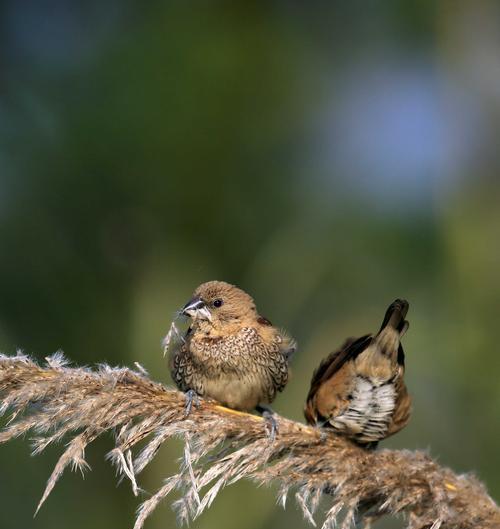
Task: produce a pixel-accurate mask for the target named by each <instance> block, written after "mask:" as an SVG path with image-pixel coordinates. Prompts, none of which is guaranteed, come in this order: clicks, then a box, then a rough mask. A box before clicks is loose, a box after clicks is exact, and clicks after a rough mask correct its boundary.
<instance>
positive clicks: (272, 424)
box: [256, 406, 278, 443]
mask: <svg viewBox="0 0 500 529" xmlns="http://www.w3.org/2000/svg"><path fill="white" fill-rule="evenodd" d="M256 409H257V411H258V412H260V413H261V415H262V418H263V419H264V421H265V425H266V430H267V433H268V435H269V441H271V443H272V442H273V441H274V440H275V439H276V434H277V433H278V421H277V420H276V417H275V413H274V411H273V410H271V409H269V408H265V407H263V406H258V407H257V408H256Z"/></svg>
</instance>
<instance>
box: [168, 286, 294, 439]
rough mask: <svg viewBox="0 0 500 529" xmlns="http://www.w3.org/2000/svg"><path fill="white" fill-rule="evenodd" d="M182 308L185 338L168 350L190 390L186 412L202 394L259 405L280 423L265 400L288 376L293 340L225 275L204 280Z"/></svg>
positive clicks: (241, 406)
mask: <svg viewBox="0 0 500 529" xmlns="http://www.w3.org/2000/svg"><path fill="white" fill-rule="evenodd" d="M182 314H184V315H186V316H189V317H190V318H191V325H190V327H189V328H188V330H187V333H186V336H185V339H184V341H183V343H182V344H181V345H180V346H179V347H177V348H176V349H175V350H174V351H172V354H171V356H170V369H171V374H172V378H173V380H174V382H175V383H176V384H177V387H178V388H179V389H180V390H181V391H185V392H186V393H187V402H186V412H187V413H189V412H190V410H191V406H192V402H193V399H196V398H197V396H198V395H201V396H207V397H211V398H213V399H215V400H217V401H219V402H220V403H221V404H223V405H225V406H227V407H229V408H233V409H236V410H242V411H250V410H253V409H257V410H258V411H260V412H263V413H264V414H265V415H266V416H267V417H268V418H270V420H271V426H272V435H274V429H275V428H276V423H275V422H274V421H273V419H272V417H271V415H270V413H271V412H270V410H268V409H267V408H265V404H269V403H271V402H272V401H273V400H274V398H275V396H276V393H277V392H278V391H282V390H283V389H284V387H285V385H286V383H287V381H288V362H289V359H290V356H291V354H292V353H293V351H294V350H295V342H294V341H293V340H292V339H291V338H289V337H288V336H287V335H286V334H285V333H284V332H282V331H280V330H278V329H277V328H276V327H273V325H272V324H271V322H270V321H269V320H267V319H266V318H264V317H262V316H260V315H259V314H258V312H257V309H256V307H255V303H254V300H253V299H252V297H251V296H249V295H248V294H247V293H246V292H244V291H243V290H241V289H239V288H237V287H236V286H234V285H230V284H228V283H225V282H223V281H209V282H208V283H203V284H202V285H200V286H199V287H198V288H197V289H196V290H195V292H194V295H193V298H192V299H191V300H190V301H189V302H188V303H186V305H185V306H184V308H183V309H182Z"/></svg>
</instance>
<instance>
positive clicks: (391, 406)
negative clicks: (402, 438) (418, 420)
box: [304, 299, 411, 446]
mask: <svg viewBox="0 0 500 529" xmlns="http://www.w3.org/2000/svg"><path fill="white" fill-rule="evenodd" d="M407 312H408V302H407V301H405V300H403V299H397V300H396V301H394V303H392V304H391V305H390V307H389V308H388V309H387V312H386V314H385V317H384V321H383V322H382V326H381V328H380V331H379V332H378V334H376V335H375V336H373V335H370V334H368V335H365V336H362V337H361V338H358V339H354V338H350V339H348V340H347V341H346V342H345V343H344V344H343V345H342V347H341V348H340V349H339V350H337V351H335V352H333V353H331V354H330V355H329V356H328V357H327V358H325V359H324V360H323V361H322V362H321V364H320V365H319V367H318V368H317V369H316V371H315V372H314V374H313V377H312V380H311V387H310V390H309V394H308V396H307V402H306V405H305V409H304V415H305V417H306V420H307V422H308V423H309V424H312V425H320V426H325V427H329V428H333V430H335V431H336V432H337V433H340V434H343V435H345V436H346V437H348V438H350V439H352V440H353V441H355V442H357V443H358V444H362V445H369V446H374V445H376V444H377V442H378V441H380V440H382V439H384V438H386V437H389V436H390V435H392V434H395V433H396V432H398V431H399V430H401V429H402V428H403V427H404V426H406V424H407V423H408V421H409V419H410V414H411V399H410V396H409V394H408V391H407V389H406V385H405V383H404V380H403V375H404V352H403V347H402V345H401V342H400V340H401V337H402V336H403V334H404V333H405V331H406V330H407V329H408V322H407V321H406V320H405V317H406V314H407Z"/></svg>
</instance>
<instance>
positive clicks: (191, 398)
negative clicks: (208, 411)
mask: <svg viewBox="0 0 500 529" xmlns="http://www.w3.org/2000/svg"><path fill="white" fill-rule="evenodd" d="M185 397H186V404H185V406H184V415H185V416H186V417H188V416H189V414H190V413H191V410H192V409H193V404H194V405H195V406H196V407H198V406H199V405H200V397H199V396H198V393H196V391H195V390H194V389H188V390H187V391H186V393H185Z"/></svg>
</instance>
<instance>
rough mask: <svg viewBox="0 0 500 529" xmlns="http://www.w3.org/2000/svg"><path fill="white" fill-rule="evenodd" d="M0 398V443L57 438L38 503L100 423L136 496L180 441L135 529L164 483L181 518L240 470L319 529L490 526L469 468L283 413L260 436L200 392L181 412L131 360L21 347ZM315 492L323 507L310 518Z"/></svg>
mask: <svg viewBox="0 0 500 529" xmlns="http://www.w3.org/2000/svg"><path fill="white" fill-rule="evenodd" d="M0 398H1V405H0V412H1V413H2V414H5V413H7V412H10V413H11V415H10V418H9V421H8V424H7V425H6V427H5V428H4V430H3V431H1V432H0V443H4V442H6V441H9V440H11V439H14V438H16V437H19V436H22V435H24V434H26V433H28V432H31V434H32V435H33V436H34V438H33V441H32V442H33V453H35V454H38V453H40V452H42V451H43V450H44V449H45V448H46V447H47V446H48V445H49V444H51V443H55V442H61V441H62V440H64V441H65V442H66V443H67V444H66V446H65V450H64V452H63V454H62V455H61V457H60V459H59V461H58V462H57V464H56V466H55V468H54V470H53V472H52V474H51V476H50V477H49V480H48V482H47V486H46V489H45V491H44V493H43V495H42V498H41V500H40V503H39V505H38V508H37V510H38V509H39V508H40V507H41V505H42V504H43V503H44V502H45V500H46V499H47V497H48V495H49V494H50V492H51V491H52V489H53V488H54V486H55V484H56V482H57V481H58V479H59V478H60V477H61V475H62V473H63V471H64V470H65V469H66V467H68V466H71V467H72V468H73V469H77V470H80V471H81V472H84V471H85V470H86V469H87V468H88V467H87V464H86V462H85V448H86V446H87V445H89V444H90V443H91V442H93V441H94V440H95V439H96V438H97V437H99V436H101V435H102V434H104V433H106V432H111V433H113V435H114V448H113V449H112V450H111V451H110V452H109V454H108V455H107V458H108V459H109V461H110V462H111V464H113V465H114V466H115V467H116V468H117V470H118V472H119V473H120V475H121V477H122V478H125V479H128V480H129V481H130V484H131V488H132V492H133V494H135V495H136V496H137V495H138V494H139V492H140V484H139V479H138V476H139V474H140V473H141V472H142V471H143V470H144V468H145V467H146V466H147V465H148V464H150V463H151V462H152V461H153V459H154V457H155V454H156V453H157V451H158V449H159V448H160V446H161V445H162V443H164V442H166V441H168V440H169V439H170V438H171V437H180V438H182V439H183V440H184V454H183V457H182V459H181V464H180V467H179V471H178V473H177V474H175V475H174V476H170V477H167V478H166V479H165V481H164V484H163V485H162V486H161V488H160V489H159V490H157V491H156V492H155V493H154V494H153V495H152V496H150V497H149V498H148V499H146V501H144V502H143V503H142V504H141V505H140V506H139V509H138V511H137V518H136V520H135V525H134V529H141V528H142V527H143V525H144V522H145V521H146V519H147V517H148V516H149V515H150V514H151V513H152V512H153V510H154V509H155V508H156V506H157V505H158V504H159V503H160V502H161V501H162V500H163V499H165V498H166V496H168V495H169V494H170V493H171V492H173V491H177V492H178V493H179V495H180V499H178V500H177V501H175V502H174V508H175V510H176V512H177V516H178V522H179V524H183V523H187V522H189V521H190V520H193V519H196V518H197V517H198V516H200V514H201V513H202V512H203V511H204V510H205V509H207V508H208V507H210V505H211V504H212V502H213V501H214V500H215V498H216V496H217V494H218V493H219V492H220V491H221V490H222V489H223V488H224V487H225V486H227V485H231V484H232V483H235V482H236V481H239V480H240V479H243V478H245V479H250V480H253V481H254V482H256V483H257V484H276V485H277V486H278V502H279V503H280V504H281V505H282V506H283V507H285V505H286V500H287V497H288V496H294V498H295V500H296V502H297V503H298V505H299V506H300V508H301V509H302V512H303V514H304V517H305V519H306V520H307V521H308V522H309V523H310V524H312V525H314V526H316V525H317V524H318V523H321V524H322V525H321V527H322V529H329V528H333V527H335V526H336V524H340V527H341V529H347V528H349V527H353V526H354V525H356V524H361V523H364V524H365V525H370V523H371V522H373V521H374V520H376V519H378V518H380V517H382V516H385V515H388V514H391V515H401V516H402V517H403V518H404V520H405V524H406V527H407V528H408V529H424V528H425V529H430V528H432V529H439V528H441V529H446V528H449V529H451V528H453V529H472V528H474V529H498V528H499V527H500V510H499V508H498V507H497V505H496V504H495V503H494V501H493V500H492V499H491V498H490V497H489V496H488V494H487V492H486V490H485V488H484V486H483V485H482V484H481V483H480V482H479V481H478V480H477V479H476V478H475V477H474V476H472V475H457V474H455V473H453V472H452V471H451V470H449V469H447V468H443V467H441V466H440V465H438V464H437V463H436V462H435V461H433V460H432V459H431V458H430V457H429V456H428V455H427V454H425V453H423V452H418V451H417V452H410V451H406V450H402V451H398V450H379V451H367V450H364V449H363V448H360V447H358V446H356V445H354V444H352V443H350V442H349V441H348V440H346V439H344V438H342V437H339V436H336V435H334V434H331V433H322V432H320V431H319V430H318V429H316V428H311V427H308V426H304V425H303V424H301V423H298V422H294V421H290V420H288V419H285V418H283V417H278V419H277V420H278V424H279V432H278V435H277V436H276V439H275V440H274V441H270V439H269V436H268V433H267V430H266V423H265V421H263V420H262V419H261V418H260V417H257V416H254V415H251V414H247V413H240V412H236V411H234V410H230V409H228V408H224V407H222V406H220V405H218V404H217V403H216V402H214V401H209V400H204V399H201V401H200V405H199V406H197V407H193V410H192V412H191V414H190V415H189V417H186V416H185V412H184V403H185V399H184V395H183V394H182V393H179V392H178V391H175V390H172V389H167V388H165V387H164V386H163V385H161V384H159V383H156V382H153V381H152V380H151V379H150V378H149V377H148V375H147V373H146V372H145V370H144V369H143V368H142V367H141V366H140V365H138V364H136V369H134V370H132V369H128V368H111V367H109V366H107V365H101V366H98V367H97V369H95V370H92V369H88V368H74V367H69V366H68V364H67V361H66V360H65V358H64V357H63V355H62V354H59V353H58V354H55V355H53V356H52V357H49V358H47V359H46V364H45V365H44V366H40V365H38V364H37V363H36V362H34V361H33V360H32V359H30V358H29V357H27V356H24V355H21V354H18V355H17V356H12V357H9V356H4V355H0ZM139 443H140V446H141V448H140V449H138V448H137V445H138V444H139ZM321 498H325V499H326V501H324V502H323V504H324V505H327V507H326V511H325V512H324V513H323V514H322V515H319V514H318V512H317V511H318V510H319V503H320V499H321ZM235 523H237V520H235Z"/></svg>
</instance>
